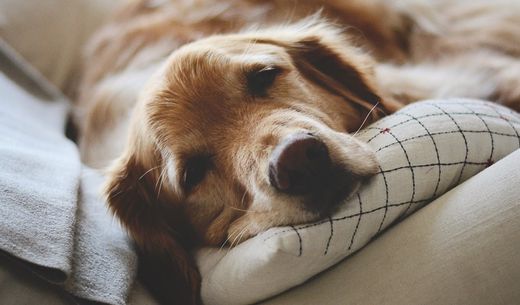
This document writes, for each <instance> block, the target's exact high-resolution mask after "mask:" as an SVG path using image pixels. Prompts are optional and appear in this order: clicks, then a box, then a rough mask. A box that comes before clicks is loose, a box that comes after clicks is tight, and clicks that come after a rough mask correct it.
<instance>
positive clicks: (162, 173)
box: [155, 166, 167, 198]
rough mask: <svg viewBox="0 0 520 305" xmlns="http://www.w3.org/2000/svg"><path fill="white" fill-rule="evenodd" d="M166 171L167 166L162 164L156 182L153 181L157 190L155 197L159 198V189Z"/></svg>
mask: <svg viewBox="0 0 520 305" xmlns="http://www.w3.org/2000/svg"><path fill="white" fill-rule="evenodd" d="M166 173H167V167H166V166H164V167H163V169H162V170H161V174H160V175H159V179H158V180H157V183H155V190H156V191H157V198H159V196H160V195H161V189H162V187H163V184H164V177H165V176H166Z"/></svg>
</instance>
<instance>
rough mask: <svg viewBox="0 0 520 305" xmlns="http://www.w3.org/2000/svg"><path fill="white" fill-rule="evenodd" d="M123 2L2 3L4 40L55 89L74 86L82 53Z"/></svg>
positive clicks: (6, 0) (59, 0) (14, 0)
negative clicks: (98, 28)
mask: <svg viewBox="0 0 520 305" xmlns="http://www.w3.org/2000/svg"><path fill="white" fill-rule="evenodd" d="M121 1H122V0H117V1H114V0H112V1H105V0H46V1H20V0H2V1H0V37H2V38H3V39H4V40H6V41H7V42H8V43H9V44H10V45H11V46H12V47H13V48H14V49H16V50H17V51H18V52H19V53H20V54H22V56H23V57H25V59H27V60H28V61H29V62H30V63H31V64H32V65H33V66H34V67H36V68H37V69H38V70H39V71H40V72H42V74H43V75H44V76H46V77H47V78H48V79H49V80H50V81H51V82H52V83H53V84H54V85H56V86H58V87H59V88H61V89H62V90H63V89H66V87H67V85H69V84H70V83H71V82H73V78H74V76H75V73H74V72H75V70H76V69H77V68H78V64H79V62H80V55H81V50H82V48H83V46H84V43H85V41H86V40H87V39H88V38H89V37H90V35H91V34H92V32H93V31H94V30H95V29H96V28H97V27H98V26H99V25H100V24H101V23H102V22H103V21H104V20H105V19H106V18H107V16H108V15H109V14H110V13H111V12H112V11H113V9H114V7H115V5H116V4H118V3H120V2H121Z"/></svg>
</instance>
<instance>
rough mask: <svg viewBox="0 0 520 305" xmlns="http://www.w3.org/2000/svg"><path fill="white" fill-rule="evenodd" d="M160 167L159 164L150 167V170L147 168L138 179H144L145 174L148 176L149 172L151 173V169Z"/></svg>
mask: <svg viewBox="0 0 520 305" xmlns="http://www.w3.org/2000/svg"><path fill="white" fill-rule="evenodd" d="M159 167H161V166H160V165H158V166H154V167H152V168H150V169H149V170H147V171H146V172H144V174H142V175H141V176H140V177H139V178H138V179H137V180H138V181H140V180H141V179H143V178H144V176H146V175H147V174H148V173H150V172H151V171H153V170H155V169H157V168H159Z"/></svg>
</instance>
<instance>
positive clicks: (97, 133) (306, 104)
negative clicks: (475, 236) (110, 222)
mask: <svg viewBox="0 0 520 305" xmlns="http://www.w3.org/2000/svg"><path fill="white" fill-rule="evenodd" d="M406 2H408V3H406ZM390 3H393V4H390ZM515 8H516V9H515ZM320 9H321V13H320V14H321V17H318V16H317V15H316V14H315V15H312V16H311V17H307V18H305V19H302V18H304V17H306V16H309V15H311V14H313V13H315V12H316V11H318V10H320ZM324 18H326V20H328V21H325V19H324ZM293 20H300V21H297V22H295V23H291V21H293ZM518 20H520V5H518V4H517V3H514V1H508V0H503V1H484V0H478V1H465V0H461V1H448V0H439V1H431V3H425V2H419V1H413V0H408V1H399V2H396V1H383V0H350V1H342V0H337V1H334V0H328V1H327V0H321V1H317V0H316V1H310V0H300V1H284V0H269V1H260V0H247V1H235V0H225V1H210V0H200V1H189V0H185V1H180V0H176V1H173V0H172V1H168V0H164V1H157V0H142V1H134V2H132V3H131V4H128V5H127V6H126V7H125V8H124V9H122V10H121V11H120V12H119V13H118V14H117V15H116V16H115V17H114V19H113V21H111V22H110V23H109V24H107V25H106V26H105V27H104V28H103V29H102V30H101V31H100V32H99V33H98V34H97V35H96V36H95V37H94V39H93V40H92V42H91V44H90V46H89V49H88V50H87V56H86V61H85V69H84V74H83V80H82V82H81V85H80V87H79V95H78V103H77V112H76V122H77V124H78V126H79V129H80V147H81V151H82V154H83V159H84V161H85V162H87V163H88V164H89V165H91V166H94V167H98V168H101V167H105V166H107V165H109V164H110V163H111V162H112V161H114V160H115V161H114V162H113V164H112V165H111V167H110V170H109V171H108V175H107V176H108V178H107V187H106V195H107V199H108V203H109V205H110V207H111V209H112V210H113V211H114V213H115V214H116V216H117V217H118V218H119V219H120V220H121V221H122V223H123V224H124V225H125V226H126V227H127V228H128V230H129V232H130V234H131V235H132V236H133V238H134V239H135V241H136V244H137V246H138V249H139V251H140V252H141V258H142V261H143V264H142V266H144V268H143V275H144V277H145V279H146V281H147V282H148V283H149V284H150V286H151V288H152V289H153V290H154V291H155V292H156V293H158V295H159V296H160V298H161V300H162V301H164V302H172V303H175V304H183V303H198V302H200V300H199V296H198V289H199V281H200V279H199V275H198V272H197V269H196V267H195V266H194V263H193V260H192V258H191V256H190V249H193V247H195V246H200V245H212V246H221V245H223V244H227V245H231V246H233V245H236V244H237V243H239V242H241V241H243V240H245V239H247V238H249V237H251V236H254V235H256V234H257V233H259V232H261V231H263V230H265V229H267V228H269V227H273V226H277V225H289V224H296V223H302V222H307V221H312V220H315V219H317V218H318V217H320V216H323V214H326V213H330V212H331V211H333V209H334V206H335V204H336V203H337V202H336V201H337V200H336V199H331V198H334V196H336V195H337V194H336V195H334V193H331V194H329V193H323V192H322V193H319V194H318V195H316V194H315V196H311V197H307V198H302V196H293V195H291V194H286V193H284V192H280V191H279V190H277V189H276V188H274V187H273V186H272V182H270V179H269V174H268V168H269V158H270V155H271V153H272V151H273V150H274V149H275V148H276V147H277V145H279V143H280V142H282V141H283V139H286V138H287V137H290V136H291V135H293V134H295V133H302V132H303V133H312V134H313V135H314V136H316V137H317V138H319V139H320V141H322V142H323V143H324V144H325V145H326V147H327V149H328V153H329V154H330V159H331V162H332V164H333V165H334V167H335V168H339V169H340V170H338V172H335V171H333V172H332V174H331V176H332V177H331V178H330V181H327V183H329V182H330V183H331V184H332V185H333V186H331V188H333V189H334V188H337V189H340V188H341V189H347V190H348V191H349V192H352V191H354V190H355V188H356V187H357V186H358V185H359V183H360V182H361V181H362V180H363V178H364V177H368V176H370V175H372V174H374V173H375V172H376V170H377V161H376V159H375V157H374V154H373V152H371V151H370V150H369V149H368V148H367V147H366V146H365V145H364V144H362V143H360V142H358V141H357V140H355V139H354V138H353V137H352V136H351V135H349V134H351V133H353V132H356V131H357V130H358V129H359V128H360V127H361V126H362V125H363V124H368V123H370V122H371V121H374V120H376V119H377V118H379V117H381V116H382V115H383V114H388V113H391V112H393V111H395V110H397V109H398V108H399V106H400V103H409V102H413V101H416V100H419V99H425V98H434V97H448V96H464V97H476V98H484V99H491V100H495V101H497V102H500V103H503V104H506V105H508V106H510V107H512V108H514V109H516V110H520V62H519V60H518V57H519V56H520V25H519V24H518ZM330 22H335V23H339V24H340V26H337V25H335V26H334V25H331V23H330ZM273 68H275V69H276V71H277V72H276V75H275V76H274V81H273V82H272V84H269V85H268V86H267V87H266V88H264V89H265V90H262V91H261V92H254V91H252V89H251V88H250V87H249V85H248V84H249V83H248V80H249V78H250V77H251V75H256V74H255V73H258V71H260V70H262V69H273ZM145 83H146V85H144V84H145ZM397 101H399V102H397ZM371 110H373V111H371ZM201 166H202V167H201ZM343 172H348V173H349V179H347V180H348V183H343V184H337V183H336V182H335V181H336V180H338V181H342V180H345V179H342V177H343ZM193 173H195V174H193ZM336 174H337V175H338V176H337V177H336V176H335V175H336ZM192 176H194V177H195V178H193V177H192ZM336 184H337V185H336ZM333 191H335V190H333ZM341 194H343V195H347V193H341ZM327 196H328V197H327ZM318 197H320V198H321V200H322V201H325V203H324V204H325V207H320V208H319V209H317V210H314V209H308V208H306V204H308V202H307V203H306V201H317V199H316V198H318ZM329 199H330V200H329ZM327 200H328V201H330V202H327Z"/></svg>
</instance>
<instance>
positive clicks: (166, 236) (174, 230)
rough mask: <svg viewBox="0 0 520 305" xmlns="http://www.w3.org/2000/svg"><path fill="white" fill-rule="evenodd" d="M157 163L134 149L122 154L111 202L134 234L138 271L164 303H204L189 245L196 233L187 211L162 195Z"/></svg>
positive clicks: (110, 184)
mask: <svg viewBox="0 0 520 305" xmlns="http://www.w3.org/2000/svg"><path fill="white" fill-rule="evenodd" d="M152 154H153V153H152ZM156 162H160V161H158V160H157V161H156ZM156 164H157V163H155V164H154V163H152V162H150V161H147V164H144V163H143V161H142V160H139V159H138V157H137V155H136V154H135V151H134V153H133V154H132V153H127V154H126V155H125V156H123V157H121V158H120V159H119V160H117V162H116V163H115V164H114V166H113V167H112V168H111V170H110V171H109V173H108V180H107V183H106V185H105V195H106V197H107V201H108V205H109V207H110V209H111V210H112V211H113V213H114V214H115V215H116V216H117V217H118V218H119V220H120V221H121V222H122V224H123V225H124V226H125V227H126V229H127V230H128V232H129V233H130V235H131V236H132V237H133V238H134V240H135V243H136V246H137V248H138V252H139V274H140V276H141V278H142V279H143V282H144V284H145V285H146V286H147V287H148V288H149V289H150V290H151V291H152V293H153V294H154V296H156V297H157V298H158V300H159V301H160V302H161V304H200V292H199V290H200V276H199V273H198V270H197V267H196V265H195V262H194V260H193V258H192V256H191V255H190V254H189V251H188V250H187V249H186V247H187V246H188V244H189V242H190V238H191V236H189V233H187V232H188V230H186V229H185V227H186V224H184V223H183V219H184V218H183V217H182V215H181V213H182V212H180V211H179V210H178V208H177V209H176V208H175V207H174V206H173V205H172V204H170V203H168V202H164V201H166V199H165V197H164V196H166V195H164V194H163V195H160V196H158V190H157V179H159V173H160V169H158V168H157V165H156Z"/></svg>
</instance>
